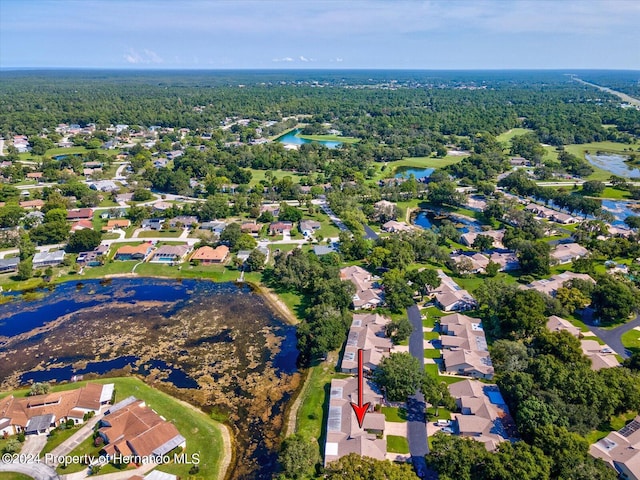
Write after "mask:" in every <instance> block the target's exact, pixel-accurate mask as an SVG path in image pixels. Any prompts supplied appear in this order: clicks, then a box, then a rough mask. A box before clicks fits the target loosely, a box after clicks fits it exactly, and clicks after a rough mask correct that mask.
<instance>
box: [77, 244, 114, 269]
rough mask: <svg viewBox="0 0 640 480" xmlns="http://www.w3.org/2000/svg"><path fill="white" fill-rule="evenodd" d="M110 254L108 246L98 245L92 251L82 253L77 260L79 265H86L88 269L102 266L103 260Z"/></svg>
mask: <svg viewBox="0 0 640 480" xmlns="http://www.w3.org/2000/svg"><path fill="white" fill-rule="evenodd" d="M108 252H109V246H108V245H98V246H97V247H96V248H94V249H93V250H91V251H88V252H80V253H79V254H78V258H77V259H76V262H77V263H80V264H82V265H86V266H88V267H97V266H99V265H101V264H102V262H101V259H102V258H103V257H104V256H105V255H106V254H107V253H108Z"/></svg>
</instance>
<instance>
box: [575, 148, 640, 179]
mask: <svg viewBox="0 0 640 480" xmlns="http://www.w3.org/2000/svg"><path fill="white" fill-rule="evenodd" d="M585 158H586V159H587V160H588V161H589V163H591V165H594V166H596V167H598V168H602V169H603V170H607V171H609V172H611V173H613V174H614V175H618V176H620V177H627V178H640V168H634V167H632V166H630V165H629V164H627V163H625V160H626V159H627V157H623V156H622V155H615V154H612V153H609V154H590V153H587V154H586V155H585Z"/></svg>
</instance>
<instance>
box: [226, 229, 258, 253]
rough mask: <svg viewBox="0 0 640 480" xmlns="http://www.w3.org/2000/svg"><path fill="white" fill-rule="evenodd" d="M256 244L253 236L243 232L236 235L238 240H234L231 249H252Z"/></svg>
mask: <svg viewBox="0 0 640 480" xmlns="http://www.w3.org/2000/svg"><path fill="white" fill-rule="evenodd" d="M257 245H258V242H256V239H255V238H253V237H252V236H251V235H249V234H248V233H243V234H241V235H240V237H238V240H237V241H236V242H235V244H234V246H233V249H232V250H234V251H237V250H253V249H254V248H256V246H257Z"/></svg>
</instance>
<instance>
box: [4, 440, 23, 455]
mask: <svg viewBox="0 0 640 480" xmlns="http://www.w3.org/2000/svg"><path fill="white" fill-rule="evenodd" d="M21 449H22V444H21V443H20V442H19V441H18V439H17V438H10V439H9V440H7V443H5V445H4V448H3V449H2V452H3V453H9V454H13V453H18V452H19V451H20V450H21Z"/></svg>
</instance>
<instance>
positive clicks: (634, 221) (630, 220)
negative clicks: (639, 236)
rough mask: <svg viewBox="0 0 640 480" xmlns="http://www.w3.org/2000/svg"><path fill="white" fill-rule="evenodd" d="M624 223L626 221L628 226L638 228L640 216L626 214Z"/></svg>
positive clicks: (639, 227) (639, 226)
mask: <svg viewBox="0 0 640 480" xmlns="http://www.w3.org/2000/svg"><path fill="white" fill-rule="evenodd" d="M624 223H626V224H627V226H628V227H629V228H636V229H640V217H639V216H637V215H635V216H634V215H630V216H628V217H627V218H625V219H624Z"/></svg>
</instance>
